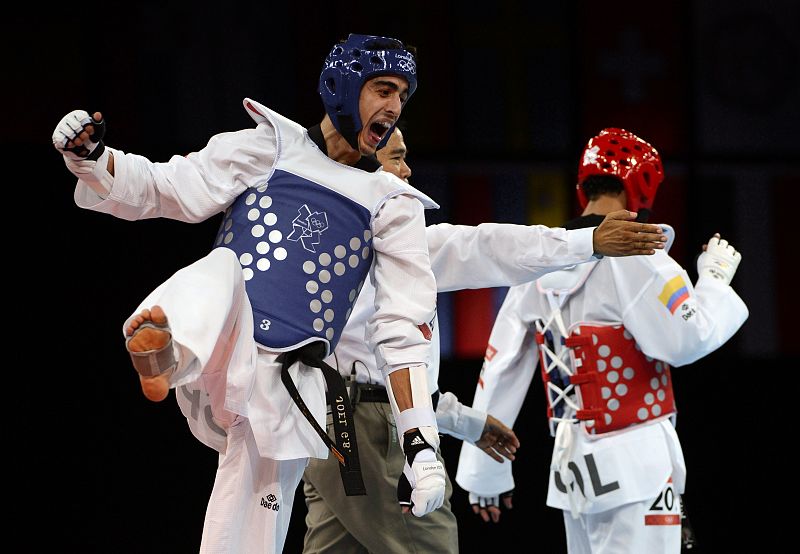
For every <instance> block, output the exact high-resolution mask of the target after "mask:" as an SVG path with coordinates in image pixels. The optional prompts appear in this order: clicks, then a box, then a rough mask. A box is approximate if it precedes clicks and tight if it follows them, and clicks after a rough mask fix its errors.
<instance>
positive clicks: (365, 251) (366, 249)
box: [361, 246, 369, 260]
mask: <svg viewBox="0 0 800 554" xmlns="http://www.w3.org/2000/svg"><path fill="white" fill-rule="evenodd" d="M367 258H369V246H365V247H364V248H362V249H361V259H363V260H366V259H367Z"/></svg>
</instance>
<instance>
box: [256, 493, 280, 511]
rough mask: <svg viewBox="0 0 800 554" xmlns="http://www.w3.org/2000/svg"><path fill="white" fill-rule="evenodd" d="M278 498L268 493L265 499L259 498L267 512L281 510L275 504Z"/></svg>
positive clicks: (278, 505)
mask: <svg viewBox="0 0 800 554" xmlns="http://www.w3.org/2000/svg"><path fill="white" fill-rule="evenodd" d="M277 500H278V498H277V497H276V496H275V495H274V494H272V493H270V494H268V495H267V496H266V497H262V498H261V505H262V506H264V507H265V508H266V509H267V510H274V511H276V512H277V511H278V510H280V509H281V505H280V504H278V502H277Z"/></svg>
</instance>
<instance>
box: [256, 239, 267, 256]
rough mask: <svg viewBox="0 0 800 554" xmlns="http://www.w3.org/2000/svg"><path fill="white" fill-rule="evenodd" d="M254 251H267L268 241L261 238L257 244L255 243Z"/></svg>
mask: <svg viewBox="0 0 800 554" xmlns="http://www.w3.org/2000/svg"><path fill="white" fill-rule="evenodd" d="M256 252H258V253H259V254H266V253H267V252H269V243H268V242H267V241H265V240H262V241H261V242H259V243H258V244H256Z"/></svg>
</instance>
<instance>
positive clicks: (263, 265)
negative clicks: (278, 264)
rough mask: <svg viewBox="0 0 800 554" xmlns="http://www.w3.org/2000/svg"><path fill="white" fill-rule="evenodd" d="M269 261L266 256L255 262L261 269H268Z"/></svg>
mask: <svg viewBox="0 0 800 554" xmlns="http://www.w3.org/2000/svg"><path fill="white" fill-rule="evenodd" d="M269 266H270V263H269V260H268V259H267V258H261V259H260V260H258V261H257V262H256V267H257V268H258V269H259V270H261V271H267V270H268V269H269Z"/></svg>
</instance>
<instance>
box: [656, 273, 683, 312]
mask: <svg viewBox="0 0 800 554" xmlns="http://www.w3.org/2000/svg"><path fill="white" fill-rule="evenodd" d="M687 298H689V289H687V288H686V283H685V282H684V280H683V277H681V276H680V275H678V276H676V277H673V278H672V279H670V280H669V281H667V284H666V285H664V288H663V289H662V290H661V294H659V295H658V299H659V300H660V301H661V303H662V304H664V306H666V307H667V309H668V310H669V313H671V314H674V313H675V310H677V309H678V306H680V305H681V304H683V302H684V301H685V300H686V299H687Z"/></svg>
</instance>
